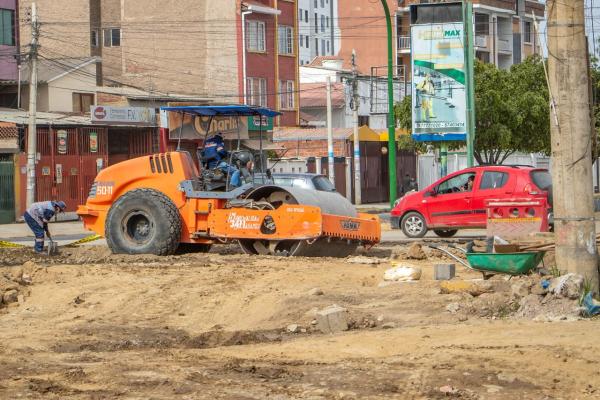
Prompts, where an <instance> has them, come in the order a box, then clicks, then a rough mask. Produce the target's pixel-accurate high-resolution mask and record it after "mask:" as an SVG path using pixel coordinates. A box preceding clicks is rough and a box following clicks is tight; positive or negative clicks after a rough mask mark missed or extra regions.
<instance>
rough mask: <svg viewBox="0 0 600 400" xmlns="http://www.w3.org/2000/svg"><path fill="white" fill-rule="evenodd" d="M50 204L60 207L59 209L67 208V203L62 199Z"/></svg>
mask: <svg viewBox="0 0 600 400" xmlns="http://www.w3.org/2000/svg"><path fill="white" fill-rule="evenodd" d="M52 205H53V206H54V207H58V208H60V211H65V209H66V208H67V205H66V204H65V202H64V201H53V202H52Z"/></svg>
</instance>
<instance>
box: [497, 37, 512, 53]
mask: <svg viewBox="0 0 600 400" xmlns="http://www.w3.org/2000/svg"><path fill="white" fill-rule="evenodd" d="M498 51H504V52H506V53H512V43H511V41H510V40H506V39H498Z"/></svg>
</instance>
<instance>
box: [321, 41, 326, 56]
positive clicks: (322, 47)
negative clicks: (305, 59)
mask: <svg viewBox="0 0 600 400" xmlns="http://www.w3.org/2000/svg"><path fill="white" fill-rule="evenodd" d="M321 53H322V54H323V55H326V54H325V39H321Z"/></svg>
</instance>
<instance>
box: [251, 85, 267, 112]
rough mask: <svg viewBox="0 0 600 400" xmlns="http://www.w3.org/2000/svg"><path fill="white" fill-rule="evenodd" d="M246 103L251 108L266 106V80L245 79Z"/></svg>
mask: <svg viewBox="0 0 600 400" xmlns="http://www.w3.org/2000/svg"><path fill="white" fill-rule="evenodd" d="M246 96H247V97H248V99H247V103H248V104H249V105H251V106H260V107H266V106H267V80H266V79H265V78H247V79H246Z"/></svg>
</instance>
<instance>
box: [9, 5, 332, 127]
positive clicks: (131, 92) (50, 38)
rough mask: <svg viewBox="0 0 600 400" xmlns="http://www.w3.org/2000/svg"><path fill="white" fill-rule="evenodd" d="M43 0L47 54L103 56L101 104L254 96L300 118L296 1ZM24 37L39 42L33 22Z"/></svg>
mask: <svg viewBox="0 0 600 400" xmlns="http://www.w3.org/2000/svg"><path fill="white" fill-rule="evenodd" d="M0 1H6V0H0ZM328 1H331V0H328ZM36 3H37V5H38V10H39V12H38V14H39V18H40V22H41V23H42V30H41V34H40V46H41V47H40V48H41V50H40V55H41V57H43V58H45V59H50V60H52V61H53V62H55V63H57V62H60V60H61V59H65V58H75V57H77V58H81V57H95V58H96V59H98V60H100V61H99V62H98V63H97V70H96V74H95V79H96V81H97V86H98V87H97V93H96V101H97V103H98V104H107V105H117V106H127V105H136V106H154V107H156V106H159V105H161V104H165V103H166V102H169V101H185V102H194V103H244V102H246V103H248V104H256V105H262V106H268V107H271V108H273V109H277V110H281V111H282V112H283V114H284V115H283V116H282V117H280V118H278V120H277V121H276V123H280V124H292V125H295V124H296V123H297V120H298V99H297V89H296V88H297V86H298V85H297V75H298V66H297V65H298V62H297V57H298V47H297V42H296V40H295V38H296V35H297V31H298V26H297V15H296V11H297V5H296V1H295V0H249V1H242V0H223V1H210V0H128V1H121V0H37V1H36ZM30 5H31V0H23V1H21V3H20V8H21V10H22V11H27V9H28V7H30ZM22 37H23V41H29V40H30V38H31V29H30V27H29V26H25V27H23V28H22ZM80 74H81V73H80Z"/></svg>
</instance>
